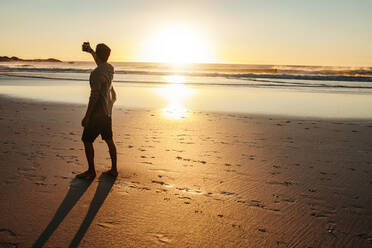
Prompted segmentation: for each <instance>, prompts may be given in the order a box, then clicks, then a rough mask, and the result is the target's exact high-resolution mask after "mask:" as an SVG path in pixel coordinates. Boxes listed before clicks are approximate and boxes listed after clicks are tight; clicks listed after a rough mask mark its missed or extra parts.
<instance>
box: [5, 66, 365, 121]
mask: <svg viewBox="0 0 372 248" xmlns="http://www.w3.org/2000/svg"><path fill="white" fill-rule="evenodd" d="M112 65H113V66H114V67H115V75H114V87H115V89H116V91H117V92H118V96H119V98H118V102H117V104H116V105H117V106H122V107H127V108H140V109H159V110H161V111H163V113H165V116H168V117H169V118H174V119H182V118H186V117H188V116H190V115H192V112H194V111H212V112H229V113H247V114H265V115H285V116H297V117H317V118H354V119H370V118H372V111H371V110H372V67H331V66H299V65H240V64H188V65H174V64H164V63H139V62H138V63H134V62H113V63H112ZM94 68H95V64H94V63H93V62H61V63H58V62H54V63H49V62H28V61H20V62H2V63H0V94H4V95H10V96H13V97H22V98H29V99H35V100H42V101H52V102H68V103H79V104H86V103H87V101H88V97H89V82H88V79H89V73H90V72H91V71H92V70H93V69H94ZM167 114H168V115H167Z"/></svg>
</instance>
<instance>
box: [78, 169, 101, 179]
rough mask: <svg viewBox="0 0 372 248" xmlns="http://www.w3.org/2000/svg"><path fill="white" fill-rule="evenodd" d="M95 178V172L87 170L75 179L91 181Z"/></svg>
mask: <svg viewBox="0 0 372 248" xmlns="http://www.w3.org/2000/svg"><path fill="white" fill-rule="evenodd" d="M95 177H96V172H94V171H90V170H87V171H85V172H83V173H80V174H77V175H76V178H80V179H86V180H92V179H94V178H95Z"/></svg>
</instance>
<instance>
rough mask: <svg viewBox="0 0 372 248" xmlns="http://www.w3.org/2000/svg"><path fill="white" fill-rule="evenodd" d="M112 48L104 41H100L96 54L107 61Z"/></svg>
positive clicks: (103, 60)
mask: <svg viewBox="0 0 372 248" xmlns="http://www.w3.org/2000/svg"><path fill="white" fill-rule="evenodd" d="M110 52H111V49H110V48H109V47H108V46H106V45H105V44H103V43H100V44H98V45H97V46H96V54H97V57H98V58H99V59H100V60H101V61H102V62H107V60H108V58H109V56H110Z"/></svg>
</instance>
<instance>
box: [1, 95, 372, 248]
mask: <svg viewBox="0 0 372 248" xmlns="http://www.w3.org/2000/svg"><path fill="white" fill-rule="evenodd" d="M85 110H86V105H85V104H69V103H55V102H49V101H41V100H40V101H38V100H29V99H22V98H12V97H8V96H4V95H3V96H1V97H0V137H1V145H0V165H1V166H0V170H1V189H0V209H1V217H0V245H1V246H2V247H31V246H33V245H34V246H35V247H38V246H41V245H44V247H67V246H69V245H70V246H77V245H80V247H370V246H371V245H372V224H371V223H372V208H371V206H372V195H371V190H372V179H371V178H372V176H371V175H372V168H371V166H372V165H371V162H372V155H371V148H372V139H371V138H372V120H368V119H365V120H358V119H342V118H339V119H335V118H334V119H325V118H314V117H288V116H278V115H275V116H273V115H255V114H244V113H240V114H239V113H238V114H237V113H221V112H207V111H205V112H204V111H191V112H190V113H189V115H188V116H187V117H182V116H181V117H180V118H179V119H177V120H174V119H169V118H164V113H162V112H161V111H159V110H152V109H149V110H146V109H136V108H126V107H121V106H116V108H115V109H114V113H113V131H114V139H115V141H116V144H117V149H118V169H119V176H118V177H117V178H116V180H114V179H112V178H107V177H105V176H102V175H101V173H102V171H104V170H106V169H108V168H109V167H110V160H109V154H108V151H107V148H106V146H105V144H104V143H103V142H102V141H101V139H100V138H98V139H97V141H98V142H96V143H95V149H96V153H95V161H96V169H97V178H96V179H94V180H93V181H92V182H88V181H84V180H77V179H74V177H75V175H76V174H77V173H80V172H82V171H83V170H85V169H86V168H87V164H86V160H85V155H84V150H83V145H82V143H81V141H80V138H81V133H82V127H81V126H80V122H81V119H82V117H83V115H84V112H85Z"/></svg>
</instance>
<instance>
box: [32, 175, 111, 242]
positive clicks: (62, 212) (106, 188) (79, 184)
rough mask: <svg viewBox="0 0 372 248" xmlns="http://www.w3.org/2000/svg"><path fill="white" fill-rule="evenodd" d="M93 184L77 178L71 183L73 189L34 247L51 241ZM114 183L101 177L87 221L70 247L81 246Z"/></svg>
mask: <svg viewBox="0 0 372 248" xmlns="http://www.w3.org/2000/svg"><path fill="white" fill-rule="evenodd" d="M91 183H92V181H86V180H81V179H76V178H75V179H73V180H72V181H71V187H70V189H69V191H68V192H67V194H66V196H65V199H64V200H63V201H62V203H61V205H60V206H59V208H58V210H57V211H56V213H55V215H54V217H53V219H52V220H51V221H50V223H49V224H48V226H47V227H46V228H45V230H44V231H43V232H42V233H41V234H40V236H39V238H38V239H37V240H36V241H35V243H34V244H33V245H32V247H35V248H36V247H42V246H43V245H44V244H45V243H46V242H47V241H48V240H49V238H50V237H51V236H52V234H53V233H54V231H55V230H56V229H57V228H58V226H59V224H61V223H62V221H63V219H64V218H65V217H66V216H67V214H68V213H69V212H70V211H71V209H72V208H73V207H74V206H75V205H76V203H77V202H78V201H79V199H80V198H81V197H82V196H83V194H84V193H85V191H86V190H87V189H88V187H89V186H90V185H91ZM114 183H115V179H113V178H110V177H108V176H105V175H101V176H100V177H99V183H98V186H97V190H96V193H95V194H94V197H93V200H92V202H91V204H90V207H89V210H88V213H87V215H86V216H85V219H84V221H83V222H82V224H81V226H80V228H79V230H78V232H77V233H76V235H75V237H74V239H73V240H72V241H71V244H70V247H77V246H78V245H79V243H80V241H81V240H82V238H83V237H84V235H85V233H86V231H87V230H88V228H89V226H90V224H91V223H92V221H93V219H94V217H95V216H96V214H97V212H98V210H99V209H100V208H101V206H102V204H103V202H104V201H105V199H106V198H107V195H108V194H109V192H110V190H111V188H112V186H113V185H114Z"/></svg>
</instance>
